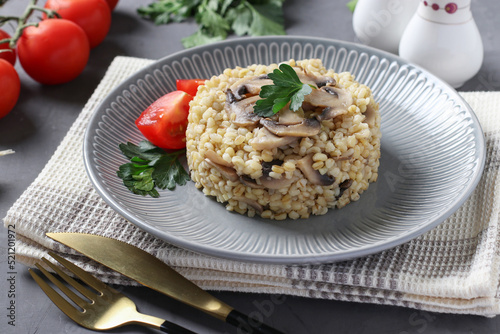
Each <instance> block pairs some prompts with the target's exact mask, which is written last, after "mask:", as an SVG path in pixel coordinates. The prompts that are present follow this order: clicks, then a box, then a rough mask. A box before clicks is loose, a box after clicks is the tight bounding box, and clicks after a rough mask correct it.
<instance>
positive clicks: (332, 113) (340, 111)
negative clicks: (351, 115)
mask: <svg viewBox="0 0 500 334" xmlns="http://www.w3.org/2000/svg"><path fill="white" fill-rule="evenodd" d="M345 114H347V109H346V108H343V107H337V108H332V107H326V108H325V109H323V111H322V112H321V114H319V115H317V116H316V119H317V120H318V121H326V120H328V119H334V118H335V117H337V116H341V115H345Z"/></svg>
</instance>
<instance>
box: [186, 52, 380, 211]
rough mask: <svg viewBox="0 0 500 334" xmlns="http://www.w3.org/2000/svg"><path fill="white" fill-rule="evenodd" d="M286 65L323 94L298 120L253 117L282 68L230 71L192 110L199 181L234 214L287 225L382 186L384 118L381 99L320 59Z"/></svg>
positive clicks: (191, 151) (295, 115) (209, 84)
mask: <svg viewBox="0 0 500 334" xmlns="http://www.w3.org/2000/svg"><path fill="white" fill-rule="evenodd" d="M286 63H287V64H289V65H290V66H292V67H293V68H294V69H295V71H296V72H297V74H298V75H299V78H300V80H301V81H302V82H303V83H308V84H311V85H313V86H315V87H317V88H316V89H313V92H312V93H311V94H309V95H307V96H306V97H305V100H304V103H303V104H302V108H300V109H299V110H298V111H296V112H293V111H290V109H288V107H285V108H283V109H282V110H281V111H280V112H279V113H278V114H276V115H275V116H273V117H271V118H263V117H260V116H258V115H256V114H255V113H253V105H254V104H255V101H256V100H257V99H259V96H258V95H259V92H260V89H261V87H262V86H263V85H272V84H273V82H272V80H270V79H269V77H268V76H267V74H268V73H270V72H272V71H273V70H274V69H276V68H278V65H279V64H272V65H270V66H265V65H251V66H249V67H247V68H240V67H237V68H234V69H226V70H225V71H224V73H223V74H221V75H219V76H214V77H212V78H211V79H210V80H207V81H206V83H205V85H204V86H201V87H200V88H199V90H198V93H197V95H196V96H195V98H194V99H193V101H192V102H191V108H190V112H189V118H188V119H189V125H188V128H187V131H186V137H187V138H186V139H187V145H186V147H187V160H188V166H189V169H190V173H191V178H192V180H193V181H194V182H195V183H196V187H198V188H202V189H203V192H204V193H205V194H206V195H208V196H215V197H216V198H217V201H219V202H221V203H226V208H227V209H228V210H230V211H236V212H238V213H241V214H247V215H248V216H250V217H252V216H254V215H255V214H258V215H260V216H262V217H264V218H270V219H280V220H281V219H286V218H291V219H297V218H307V217H309V215H310V214H313V215H323V214H325V213H326V212H327V211H328V208H333V207H337V208H342V207H343V206H345V205H346V204H348V203H349V202H351V201H356V200H358V199H359V197H360V194H361V193H362V192H363V191H364V190H366V189H367V188H368V185H369V183H370V182H374V181H376V180H377V176H378V166H379V158H380V137H381V133H380V114H379V112H378V104H377V103H376V102H375V101H374V99H373V96H372V93H371V90H370V89H369V88H368V87H367V86H365V85H362V84H359V83H358V82H356V81H355V80H354V77H353V76H352V75H351V74H350V73H347V72H345V73H335V72H334V71H333V70H328V69H326V68H324V66H323V64H322V63H321V61H320V60H318V59H310V60H302V61H295V60H290V61H289V62H286Z"/></svg>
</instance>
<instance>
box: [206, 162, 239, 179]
mask: <svg viewBox="0 0 500 334" xmlns="http://www.w3.org/2000/svg"><path fill="white" fill-rule="evenodd" d="M205 161H206V162H207V163H208V164H209V165H210V166H212V167H214V168H215V169H217V170H218V171H219V173H220V174H221V175H222V176H223V177H224V178H225V179H227V180H229V181H232V182H235V181H238V180H239V179H240V177H239V176H238V174H236V170H235V169H234V168H232V167H227V166H223V165H219V164H217V163H215V162H213V161H212V160H210V159H208V158H205Z"/></svg>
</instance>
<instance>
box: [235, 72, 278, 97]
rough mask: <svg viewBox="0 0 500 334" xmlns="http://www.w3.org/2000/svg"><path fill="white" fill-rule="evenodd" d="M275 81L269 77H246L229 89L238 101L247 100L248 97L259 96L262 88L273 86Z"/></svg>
mask: <svg viewBox="0 0 500 334" xmlns="http://www.w3.org/2000/svg"><path fill="white" fill-rule="evenodd" d="M272 84H273V81H272V80H271V79H269V77H268V76H267V75H260V76H254V77H246V78H242V79H240V80H238V81H236V82H235V83H234V84H232V85H231V87H230V88H229V89H230V90H231V92H232V93H233V94H234V96H235V98H236V99H237V100H241V99H243V98H245V96H246V95H250V96H252V95H259V93H260V90H261V89H262V86H266V85H272Z"/></svg>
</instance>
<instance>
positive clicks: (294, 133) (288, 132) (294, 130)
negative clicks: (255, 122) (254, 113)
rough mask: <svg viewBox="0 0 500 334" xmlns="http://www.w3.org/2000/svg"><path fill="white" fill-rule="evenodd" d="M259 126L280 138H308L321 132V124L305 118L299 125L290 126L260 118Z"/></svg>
mask: <svg viewBox="0 0 500 334" xmlns="http://www.w3.org/2000/svg"><path fill="white" fill-rule="evenodd" d="M260 124H262V125H263V126H264V127H265V128H266V129H268V130H269V131H270V132H272V133H274V134H275V135H277V136H280V137H286V136H287V137H310V136H314V135H317V134H318V133H319V132H320V131H321V123H320V122H319V121H318V120H317V119H314V118H306V119H303V120H302V122H300V123H299V124H292V125H284V124H279V123H278V122H275V121H272V120H270V119H268V118H262V119H261V120H260Z"/></svg>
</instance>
